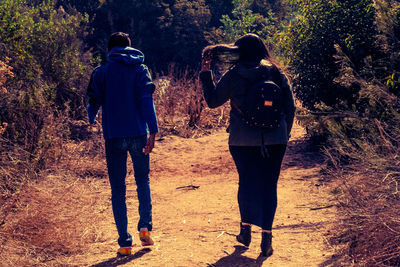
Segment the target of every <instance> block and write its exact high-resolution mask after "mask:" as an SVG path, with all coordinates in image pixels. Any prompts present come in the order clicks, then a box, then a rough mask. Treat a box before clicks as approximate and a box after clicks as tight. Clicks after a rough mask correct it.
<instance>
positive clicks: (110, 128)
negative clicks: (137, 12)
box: [87, 47, 158, 139]
mask: <svg viewBox="0 0 400 267" xmlns="http://www.w3.org/2000/svg"><path fill="white" fill-rule="evenodd" d="M143 62H144V55H143V53H142V52H141V51H139V50H137V49H134V48H131V47H114V48H113V49H111V51H110V52H109V54H108V60H107V63H106V64H104V65H102V66H100V67H98V68H97V69H95V70H94V72H93V74H92V77H91V79H90V83H89V87H88V96H89V105H88V108H87V111H88V116H89V122H90V123H94V121H95V119H96V116H97V113H98V110H99V108H100V106H101V107H102V125H103V135H104V139H110V138H124V137H136V136H141V135H145V134H147V129H148V130H149V132H150V133H157V132H158V125H157V117H156V114H155V109H154V103H153V98H152V94H153V92H154V90H155V86H154V84H153V82H152V80H151V75H150V73H149V70H148V69H147V67H146V65H144V64H143Z"/></svg>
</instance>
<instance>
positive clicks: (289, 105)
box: [280, 71, 296, 136]
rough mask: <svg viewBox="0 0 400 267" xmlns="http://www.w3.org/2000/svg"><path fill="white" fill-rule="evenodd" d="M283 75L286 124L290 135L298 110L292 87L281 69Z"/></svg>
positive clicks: (282, 84) (282, 85) (282, 86)
mask: <svg viewBox="0 0 400 267" xmlns="http://www.w3.org/2000/svg"><path fill="white" fill-rule="evenodd" d="M280 75H281V81H282V82H281V88H282V90H283V96H284V100H283V101H284V112H285V115H286V124H287V134H288V136H290V132H291V130H292V126H293V120H294V114H295V111H296V106H295V103H294V99H293V93H292V87H291V85H290V83H289V80H288V78H287V77H286V75H285V74H284V73H283V72H282V71H280Z"/></svg>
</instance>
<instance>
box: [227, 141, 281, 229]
mask: <svg viewBox="0 0 400 267" xmlns="http://www.w3.org/2000/svg"><path fill="white" fill-rule="evenodd" d="M229 150H230V152H231V155H232V157H233V160H234V161H235V164H236V168H237V171H238V173H239V189H238V202H239V210H240V216H241V221H242V222H245V223H250V224H254V225H257V226H259V227H261V228H262V229H264V230H271V229H272V223H273V221H274V216H275V211H276V207H277V190H276V188H277V183H278V178H279V173H280V170H281V164H282V160H283V156H284V155H285V151H286V145H283V144H282V145H268V146H266V150H267V153H262V151H261V148H260V147H248V146H247V147H246V146H245V147H244V146H230V147H229Z"/></svg>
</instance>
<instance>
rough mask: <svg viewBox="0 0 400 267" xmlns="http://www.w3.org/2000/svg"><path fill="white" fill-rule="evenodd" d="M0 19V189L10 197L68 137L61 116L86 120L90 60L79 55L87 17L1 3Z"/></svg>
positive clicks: (48, 6)
mask: <svg viewBox="0 0 400 267" xmlns="http://www.w3.org/2000/svg"><path fill="white" fill-rule="evenodd" d="M0 17H1V18H2V19H1V20H0V47H1V50H0V60H2V61H3V62H4V63H2V64H3V66H5V65H4V64H6V65H9V66H10V67H7V66H5V69H6V72H4V67H3V69H2V71H1V73H2V74H1V75H3V76H2V77H4V75H6V77H7V78H9V79H8V80H7V82H5V84H4V86H5V88H7V89H6V92H7V93H6V94H2V96H1V99H0V122H7V124H8V125H7V128H6V129H5V130H4V129H3V130H2V131H3V132H4V133H3V134H2V136H1V139H0V144H1V147H0V161H1V165H2V166H5V167H4V168H1V169H0V174H1V180H0V188H1V189H2V191H3V189H4V188H3V186H4V185H5V186H7V188H8V189H7V190H9V191H10V192H12V191H13V190H15V188H14V187H13V185H15V184H22V182H23V181H25V180H26V179H27V177H29V176H32V175H35V173H36V172H37V171H39V170H40V169H42V168H44V167H45V166H46V164H47V162H49V161H51V160H52V159H54V157H55V156H56V155H55V154H54V153H53V152H54V151H53V147H54V145H55V143H54V141H55V140H56V139H58V138H59V136H61V137H65V136H66V134H67V133H68V131H67V129H65V127H64V126H65V124H62V120H61V119H58V116H59V114H66V115H68V116H69V117H71V118H82V117H83V116H84V115H85V113H84V112H85V107H84V106H85V105H84V96H85V91H86V86H87V81H88V78H89V75H90V69H91V68H90V65H89V63H90V62H91V56H90V54H89V53H83V41H82V39H83V37H84V32H85V27H86V25H87V17H85V16H82V15H80V14H79V13H73V14H69V13H66V12H65V11H64V9H62V8H61V7H60V8H59V9H55V8H54V3H53V2H52V1H45V2H42V3H38V4H33V3H32V2H27V1H24V0H17V1H11V0H4V1H1V2H0ZM7 62H8V63H7ZM11 68H12V76H13V77H11V75H10V73H8V74H7V69H8V70H11ZM3 81H4V79H3V80H2V83H3ZM2 91H3V92H5V90H2Z"/></svg>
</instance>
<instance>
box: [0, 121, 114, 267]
mask: <svg viewBox="0 0 400 267" xmlns="http://www.w3.org/2000/svg"><path fill="white" fill-rule="evenodd" d="M77 124H80V125H81V126H82V127H84V128H83V129H85V128H86V129H90V128H89V127H88V125H85V123H77ZM90 135H91V139H88V140H83V141H66V142H64V143H63V145H62V151H61V152H60V154H58V155H57V158H58V160H57V164H53V165H52V166H51V167H50V166H49V168H46V169H45V170H42V171H41V172H40V174H39V173H38V175H40V176H41V177H46V178H45V179H40V180H39V179H34V180H32V179H29V180H26V181H24V185H23V188H21V190H19V191H16V192H14V193H13V194H11V195H10V196H9V197H8V198H7V199H6V201H4V202H3V204H4V205H3V206H2V209H1V216H2V217H1V219H2V223H1V226H0V236H1V238H0V261H1V262H2V263H5V264H6V265H7V266H32V265H40V264H43V265H46V266H48V265H56V266H59V265H65V264H69V263H68V258H69V256H71V255H73V254H81V253H84V251H85V244H88V243H93V242H94V240H96V241H98V240H99V239H101V238H102V237H101V236H99V233H98V231H96V224H93V222H98V221H101V219H100V218H99V216H101V213H102V212H104V210H106V209H107V207H104V206H102V205H101V204H100V205H99V204H98V203H97V202H98V201H101V202H105V201H106V199H97V198H96V197H94V196H96V193H95V191H96V190H97V189H96V188H95V187H94V185H93V183H92V182H93V181H95V180H97V179H99V178H102V179H105V178H106V177H107V173H106V167H105V160H104V150H103V140H102V136H101V132H100V131H97V130H95V131H94V132H92V133H91V134H90ZM104 181H105V182H106V181H107V180H104Z"/></svg>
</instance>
